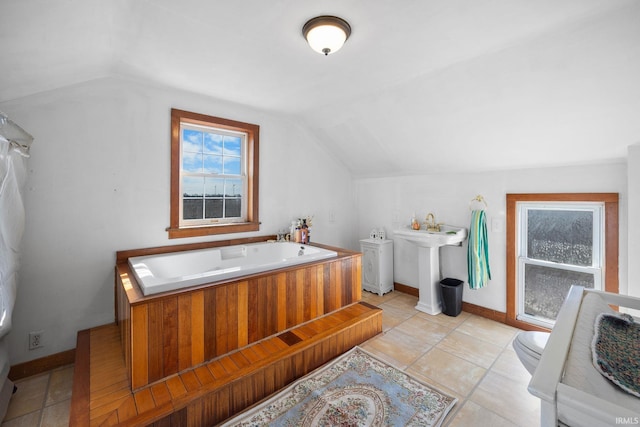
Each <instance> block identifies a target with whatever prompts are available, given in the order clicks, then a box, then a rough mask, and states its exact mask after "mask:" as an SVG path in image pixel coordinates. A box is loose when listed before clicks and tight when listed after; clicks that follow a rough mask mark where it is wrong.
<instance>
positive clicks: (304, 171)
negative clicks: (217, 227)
mask: <svg viewBox="0 0 640 427" xmlns="http://www.w3.org/2000/svg"><path fill="white" fill-rule="evenodd" d="M172 107H174V108H180V109H184V110H188V111H194V112H198V113H203V114H209V115H214V116H220V117H225V118H230V119H234V120H239V121H245V122H250V123H255V124H258V125H260V219H261V221H262V226H261V230H260V232H256V233H245V234H242V235H234V237H236V236H238V237H244V236H250V235H262V234H275V233H276V232H277V231H278V229H280V228H286V227H288V225H289V223H290V220H291V219H293V218H296V217H299V216H306V215H314V216H315V220H314V227H313V229H312V231H313V232H312V239H313V240H314V241H317V242H322V243H327V244H331V245H336V246H342V247H348V246H349V245H350V244H351V243H352V241H353V233H354V227H353V224H352V222H351V218H353V215H352V212H353V211H354V209H355V204H354V202H353V189H352V181H351V177H350V175H349V173H348V172H347V171H346V169H345V168H344V167H343V166H342V164H341V163H338V162H336V161H335V160H334V159H332V158H331V157H330V156H329V155H328V154H327V153H325V152H324V151H323V150H322V148H321V147H322V145H321V144H319V143H318V142H317V141H315V140H314V138H313V136H312V135H310V134H309V133H308V132H307V131H305V130H304V129H302V128H301V127H299V126H298V125H297V124H296V122H294V121H293V120H292V119H290V118H287V117H283V116H278V115H276V114H271V113H266V112H262V111H257V110H254V109H250V108H246V107H243V106H240V105H237V104H231V103H227V102H223V101H220V100H214V99H211V98H207V97H203V96H199V95H196V94H192V93H187V92H182V91H177V90H171V89H167V88H162V87H155V86H150V85H147V84H141V83H138V82H133V81H130V80H124V79H119V78H105V79H100V80H95V81H90V82H87V83H83V84H79V85H75V86H71V87H66V88H62V89H58V90H54V91H50V92H45V93H40V94H38V95H34V96H30V97H26V98H22V99H17V100H13V101H8V102H4V103H2V104H0V109H1V110H3V111H5V112H6V113H7V114H9V116H11V117H12V118H13V119H14V120H15V121H16V122H17V123H20V125H21V126H22V127H24V128H25V129H27V130H28V131H29V132H30V133H32V134H33V135H34V136H35V142H34V144H33V147H32V150H31V158H30V159H29V169H30V172H29V176H28V180H27V184H26V189H25V193H26V195H25V197H26V200H25V204H26V212H27V221H26V231H25V235H24V241H23V252H22V262H21V268H20V271H19V283H18V297H17V301H16V308H15V312H14V318H13V330H12V332H11V335H10V347H11V354H10V358H11V364H16V363H20V362H24V361H28V360H32V359H36V358H40V357H43V356H46V355H49V354H54V353H58V352H61V351H64V350H68V349H70V348H74V347H75V344H76V333H77V331H78V330H82V329H86V328H90V327H93V326H97V325H101V324H106V323H109V322H112V321H113V320H114V301H113V295H114V289H113V287H114V274H113V268H114V262H115V252H116V251H117V250H124V249H134V248H143V247H150V246H160V245H169V244H179V243H190V242H195V241H202V240H215V239H223V238H226V237H228V236H218V237H210V238H198V239H175V240H169V239H168V238H167V233H166V231H165V228H166V227H167V226H168V225H169V182H170V170H169V167H170V139H169V137H170V109H171V108H172ZM318 177H321V179H319V178H318ZM330 216H331V217H332V218H334V219H333V220H332V221H330V220H329V218H330ZM41 330H42V331H44V348H42V349H38V350H33V351H29V350H28V348H27V343H28V339H27V337H28V332H29V331H41Z"/></svg>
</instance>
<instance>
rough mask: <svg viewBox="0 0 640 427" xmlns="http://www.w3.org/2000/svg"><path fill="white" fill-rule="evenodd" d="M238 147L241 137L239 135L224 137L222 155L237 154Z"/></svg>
mask: <svg viewBox="0 0 640 427" xmlns="http://www.w3.org/2000/svg"><path fill="white" fill-rule="evenodd" d="M240 147H242V139H241V138H240V137H239V136H229V135H226V136H225V137H224V155H225V156H239V155H240Z"/></svg>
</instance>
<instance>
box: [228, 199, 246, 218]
mask: <svg viewBox="0 0 640 427" xmlns="http://www.w3.org/2000/svg"><path fill="white" fill-rule="evenodd" d="M241 208H242V200H241V199H225V204H224V216H225V217H227V218H238V217H240V214H241V212H242V209H241Z"/></svg>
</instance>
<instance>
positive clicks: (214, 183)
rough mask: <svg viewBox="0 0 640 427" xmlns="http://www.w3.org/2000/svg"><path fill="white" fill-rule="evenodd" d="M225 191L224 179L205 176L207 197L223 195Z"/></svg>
mask: <svg viewBox="0 0 640 427" xmlns="http://www.w3.org/2000/svg"><path fill="white" fill-rule="evenodd" d="M223 191H224V179H222V178H205V179H204V194H205V195H206V196H207V197H222V193H223Z"/></svg>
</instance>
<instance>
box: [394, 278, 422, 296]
mask: <svg viewBox="0 0 640 427" xmlns="http://www.w3.org/2000/svg"><path fill="white" fill-rule="evenodd" d="M393 289H395V290H396V291H399V292H402V293H405V294H409V295H411V296H414V297H416V298H418V297H419V295H418V292H419V289H418V288H412V287H411V286H407V285H403V284H402V283H398V282H393Z"/></svg>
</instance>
